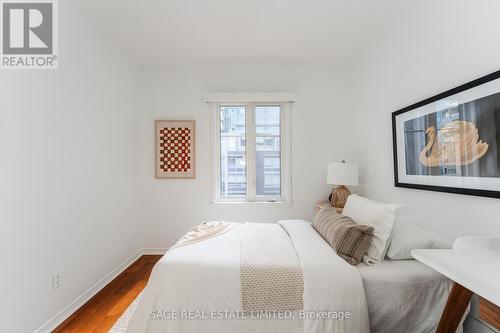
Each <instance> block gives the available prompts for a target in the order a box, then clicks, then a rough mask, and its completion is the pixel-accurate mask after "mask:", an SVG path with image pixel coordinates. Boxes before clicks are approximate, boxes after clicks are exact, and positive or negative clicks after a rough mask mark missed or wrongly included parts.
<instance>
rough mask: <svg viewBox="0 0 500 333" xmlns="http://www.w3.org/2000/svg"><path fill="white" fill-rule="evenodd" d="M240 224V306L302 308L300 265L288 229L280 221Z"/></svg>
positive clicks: (257, 309) (252, 308) (302, 288)
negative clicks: (274, 222) (275, 222)
mask: <svg viewBox="0 0 500 333" xmlns="http://www.w3.org/2000/svg"><path fill="white" fill-rule="evenodd" d="M242 228H243V232H242V239H241V251H240V280H241V302H242V309H243V310H246V311H260V310H274V311H277V310H301V309H303V304H304V302H303V294H304V281H303V276H302V268H301V265H300V261H299V258H298V256H297V253H296V251H295V248H294V246H293V244H292V241H291V240H290V237H289V236H288V234H287V232H286V231H285V230H284V229H283V228H282V227H281V225H279V224H264V223H249V222H247V223H245V224H244V225H243V226H242Z"/></svg>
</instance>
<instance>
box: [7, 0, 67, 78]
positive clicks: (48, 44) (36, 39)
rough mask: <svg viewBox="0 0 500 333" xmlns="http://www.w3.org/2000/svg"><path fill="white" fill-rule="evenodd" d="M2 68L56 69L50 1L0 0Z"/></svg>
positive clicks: (55, 49)
mask: <svg viewBox="0 0 500 333" xmlns="http://www.w3.org/2000/svg"><path fill="white" fill-rule="evenodd" d="M0 8H1V9H0V13H1V14H0V18H1V20H2V23H1V30H2V31H1V38H2V40H1V47H2V51H1V63H0V64H1V65H0V67H1V68H3V69H40V68H42V69H47V68H49V69H50V68H57V53H56V52H57V38H56V37H57V35H56V32H57V30H56V29H57V25H56V24H55V23H56V19H57V15H56V3H55V1H54V0H31V1H30V2H27V1H25V0H24V1H23V0H0Z"/></svg>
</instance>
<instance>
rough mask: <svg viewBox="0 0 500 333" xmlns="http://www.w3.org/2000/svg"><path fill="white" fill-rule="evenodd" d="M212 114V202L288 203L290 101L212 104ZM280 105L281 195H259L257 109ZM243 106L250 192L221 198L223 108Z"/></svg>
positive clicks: (289, 189)
mask: <svg viewBox="0 0 500 333" xmlns="http://www.w3.org/2000/svg"><path fill="white" fill-rule="evenodd" d="M209 105H210V113H211V117H210V118H211V140H210V142H211V143H210V144H211V147H212V149H211V150H212V156H211V164H212V177H211V178H212V182H211V183H212V184H211V185H212V189H211V190H212V194H211V202H212V203H288V202H291V201H292V196H291V163H290V161H291V156H290V151H291V149H290V146H291V140H290V128H291V108H292V102H291V101H280V102H277V101H269V102H266V101H241V102H236V101H230V102H227V103H226V102H210V103H209ZM278 105H279V106H280V164H281V165H280V167H281V170H280V172H281V174H280V194H281V195H280V196H279V197H277V196H272V197H271V196H263V197H260V196H257V195H256V190H257V184H256V179H257V178H256V126H255V107H256V106H278ZM221 106H244V107H245V167H246V187H247V193H246V196H245V197H241V198H223V197H221V187H220V186H221V177H220V171H221V165H220V163H221V162H220V153H221V151H220V142H221V141H220V140H221V135H220V134H221V133H220V125H221V124H220V107H221Z"/></svg>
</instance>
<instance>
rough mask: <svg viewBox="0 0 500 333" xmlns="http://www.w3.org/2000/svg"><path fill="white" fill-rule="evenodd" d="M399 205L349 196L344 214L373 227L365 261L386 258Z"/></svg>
mask: <svg viewBox="0 0 500 333" xmlns="http://www.w3.org/2000/svg"><path fill="white" fill-rule="evenodd" d="M399 206H400V205H397V204H386V203H381V202H376V201H373V200H370V199H367V198H364V197H361V196H359V195H356V194H352V195H350V196H349V197H348V198H347V202H346V204H345V207H344V210H343V211H342V214H343V215H346V216H349V217H350V218H352V219H353V220H354V222H356V223H359V224H363V225H368V226H371V227H373V240H372V242H371V244H370V247H369V248H368V250H367V251H366V254H365V255H364V257H363V261H364V262H365V263H367V264H368V265H371V264H375V263H379V262H381V261H382V260H383V259H384V257H385V253H386V252H387V248H388V247H389V242H390V237H391V232H392V227H393V226H394V221H395V220H396V210H397V208H398V207H399Z"/></svg>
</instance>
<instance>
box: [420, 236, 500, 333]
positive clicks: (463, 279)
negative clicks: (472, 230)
mask: <svg viewBox="0 0 500 333" xmlns="http://www.w3.org/2000/svg"><path fill="white" fill-rule="evenodd" d="M411 254H412V256H413V257H414V258H415V259H417V260H418V261H420V262H421V263H423V264H425V265H427V266H429V267H430V268H432V269H434V270H435V271H437V272H439V273H441V274H443V275H444V276H446V277H447V278H449V279H450V280H452V281H453V282H454V283H453V287H452V289H451V292H450V295H449V296H448V301H447V303H446V307H445V308H444V310H443V313H442V315H441V320H440V321H439V326H438V328H437V330H436V333H448V332H455V330H456V329H457V327H458V325H459V323H460V321H461V319H462V317H463V315H464V313H465V310H466V309H467V306H468V305H469V302H470V299H471V296H472V294H477V295H479V296H480V297H481V298H482V299H484V300H485V301H486V302H485V301H483V303H482V306H481V307H482V309H481V312H482V319H483V320H485V321H487V322H488V323H489V324H490V325H492V326H494V325H496V324H498V323H497V320H498V318H499V317H498V316H499V313H498V312H499V311H500V308H499V306H500V284H499V282H498V281H500V238H498V237H462V238H458V239H457V240H455V242H454V243H453V249H451V250H443V249H439V250H438V249H435V250H413V251H411Z"/></svg>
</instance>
